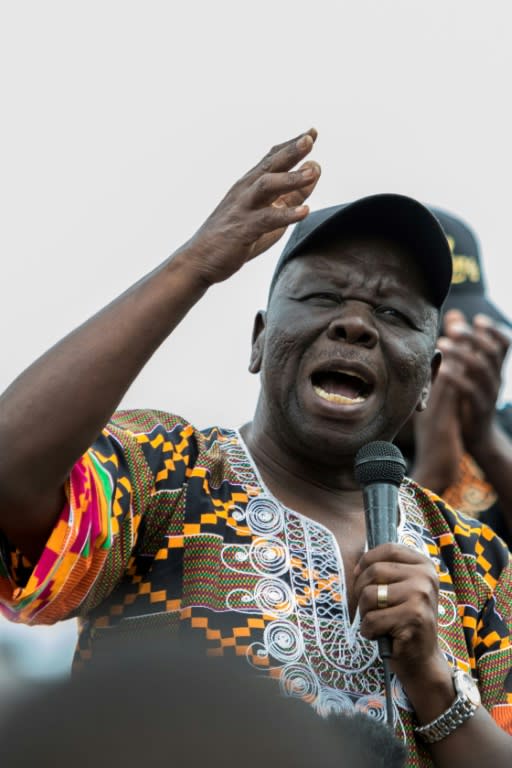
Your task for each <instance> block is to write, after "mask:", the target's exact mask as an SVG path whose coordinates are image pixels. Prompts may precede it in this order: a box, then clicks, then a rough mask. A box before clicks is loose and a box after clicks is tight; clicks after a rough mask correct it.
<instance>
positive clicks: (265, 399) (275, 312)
mask: <svg viewBox="0 0 512 768" xmlns="http://www.w3.org/2000/svg"><path fill="white" fill-rule="evenodd" d="M436 323H437V310H436V309H435V308H434V307H432V305H431V304H430V303H429V301H428V299H427V298H426V292H425V288H424V285H423V281H422V277H421V275H420V273H419V272H418V271H417V269H416V267H415V265H414V263H413V260H412V259H411V257H410V256H409V255H408V254H407V253H406V252H404V251H403V250H402V249H401V248H400V247H399V246H397V245H396V244H393V243H391V242H388V241H380V240H376V239H365V240H362V239H357V240H350V241H343V242H340V243H338V244H335V243H333V244H331V245H329V246H326V247H322V249H321V250H318V251H311V252H306V253H305V254H304V255H301V256H298V257H295V258H294V259H292V260H291V261H290V262H289V264H288V265H287V266H286V267H285V268H284V270H283V272H282V273H281V275H280V277H279V280H278V282H277V284H276V286H275V289H274V293H273V295H272V299H271V301H270V304H269V307H268V311H267V314H266V316H264V315H259V317H258V318H257V320H256V326H255V336H254V343H253V350H252V358H251V370H252V371H253V372H258V371H260V372H261V379H262V393H261V398H260V410H261V407H262V409H263V414H264V420H265V422H266V425H265V426H266V428H271V429H273V430H280V433H281V435H283V436H284V440H285V442H287V443H288V444H289V445H290V446H291V445H295V446H296V447H297V449H298V450H299V451H300V450H301V448H302V449H307V448H308V446H309V449H310V450H311V449H312V448H314V450H315V452H317V453H318V452H320V454H322V453H324V454H325V455H324V456H323V457H321V455H319V456H318V458H319V459H320V458H321V459H322V461H326V460H328V459H329V457H332V459H333V461H336V458H335V456H343V455H353V454H354V452H355V451H357V449H358V448H359V447H360V446H361V445H363V444H365V443H367V442H369V441H371V440H391V439H393V437H394V436H395V435H396V433H397V431H398V430H399V428H400V426H401V425H402V424H403V423H404V422H405V421H406V420H407V419H408V418H409V416H410V415H411V413H412V412H413V411H414V410H415V409H416V408H418V409H421V408H423V407H424V405H425V403H426V399H427V397H428V392H429V387H430V382H431V375H432V371H433V370H434V369H435V368H436V367H437V364H438V362H439V361H438V359H437V356H435V355H434V346H435V339H436Z"/></svg>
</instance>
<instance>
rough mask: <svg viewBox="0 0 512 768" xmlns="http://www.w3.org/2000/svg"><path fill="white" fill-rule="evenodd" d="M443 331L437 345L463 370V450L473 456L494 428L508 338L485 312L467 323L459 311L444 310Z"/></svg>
mask: <svg viewBox="0 0 512 768" xmlns="http://www.w3.org/2000/svg"><path fill="white" fill-rule="evenodd" d="M444 330H445V336H444V337H442V338H440V339H439V348H440V349H441V351H442V352H443V354H444V355H447V356H450V357H451V358H453V359H456V360H457V361H458V363H459V366H461V367H462V368H463V371H464V372H463V375H461V376H460V377H459V380H458V382H457V387H458V391H459V396H460V398H461V400H460V422H461V431H462V436H463V439H464V444H465V447H466V450H467V451H468V453H471V454H473V455H474V454H475V453H478V452H479V449H481V447H482V441H486V440H487V439H489V437H490V433H491V430H492V428H493V423H494V414H495V410H496V401H497V399H498V395H499V391H500V387H501V374H502V367H503V363H504V361H505V357H506V354H507V351H508V348H509V344H510V339H509V337H508V335H507V334H506V332H505V331H503V330H500V328H498V327H497V326H496V325H495V323H494V322H493V321H492V320H491V318H489V317H487V316H486V315H476V316H475V318H474V320H473V324H472V325H470V324H469V323H468V322H467V321H466V318H465V317H464V315H463V314H462V312H459V311H458V310H451V311H449V312H447V313H446V316H445V320H444ZM442 365H444V363H443V364H442Z"/></svg>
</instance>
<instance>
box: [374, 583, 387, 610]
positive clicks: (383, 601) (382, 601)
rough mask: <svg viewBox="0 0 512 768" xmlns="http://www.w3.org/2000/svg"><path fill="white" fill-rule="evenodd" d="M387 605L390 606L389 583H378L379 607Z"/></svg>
mask: <svg viewBox="0 0 512 768" xmlns="http://www.w3.org/2000/svg"><path fill="white" fill-rule="evenodd" d="M387 607H388V585H387V584H378V585H377V608H387Z"/></svg>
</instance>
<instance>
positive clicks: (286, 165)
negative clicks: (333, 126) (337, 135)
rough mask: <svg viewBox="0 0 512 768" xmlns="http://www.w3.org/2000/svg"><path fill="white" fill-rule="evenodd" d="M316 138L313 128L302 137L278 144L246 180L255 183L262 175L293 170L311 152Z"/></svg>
mask: <svg viewBox="0 0 512 768" xmlns="http://www.w3.org/2000/svg"><path fill="white" fill-rule="evenodd" d="M316 137H317V132H316V130H315V129H314V128H311V129H310V130H309V131H306V133H303V134H301V135H300V136H296V137H295V138H293V139H290V140H289V141H285V142H284V143H283V144H277V145H276V146H275V147H272V148H271V149H270V150H269V151H268V152H267V154H266V155H265V157H263V158H262V160H260V162H259V163H258V164H257V165H255V166H254V168H252V169H251V170H250V171H249V172H248V173H247V174H246V176H245V179H247V180H249V181H253V180H254V179H255V178H257V177H258V176H260V175H261V174H262V173H277V172H280V171H289V170H291V169H292V168H293V167H294V166H295V165H297V163H299V162H300V161H301V160H302V159H303V158H304V157H306V155H308V154H309V153H310V152H311V150H312V149H313V144H314V143H315V140H316Z"/></svg>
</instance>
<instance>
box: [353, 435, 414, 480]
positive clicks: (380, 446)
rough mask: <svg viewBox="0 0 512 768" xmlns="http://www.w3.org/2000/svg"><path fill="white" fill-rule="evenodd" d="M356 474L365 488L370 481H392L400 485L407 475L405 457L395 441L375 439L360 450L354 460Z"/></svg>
mask: <svg viewBox="0 0 512 768" xmlns="http://www.w3.org/2000/svg"><path fill="white" fill-rule="evenodd" d="M354 475H355V478H356V480H357V482H358V483H359V485H360V486H362V487H363V488H364V486H365V485H369V484H370V483H391V484H393V485H396V486H399V485H400V483H401V482H402V480H403V479H404V475H405V459H404V457H403V456H402V453H401V451H400V450H399V449H398V448H397V447H396V445H393V443H388V442H386V441H385V440H375V442H373V443H367V444H366V445H363V446H362V448H360V449H359V450H358V452H357V455H356V458H355V461H354Z"/></svg>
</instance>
